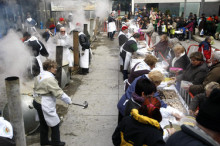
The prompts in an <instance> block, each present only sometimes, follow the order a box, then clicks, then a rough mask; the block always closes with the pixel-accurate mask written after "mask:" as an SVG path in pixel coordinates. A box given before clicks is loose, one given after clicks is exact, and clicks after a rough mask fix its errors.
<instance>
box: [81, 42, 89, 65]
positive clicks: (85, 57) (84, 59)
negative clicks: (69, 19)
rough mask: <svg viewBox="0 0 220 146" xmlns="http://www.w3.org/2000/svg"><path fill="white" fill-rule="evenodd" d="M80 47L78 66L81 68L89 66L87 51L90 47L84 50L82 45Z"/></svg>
mask: <svg viewBox="0 0 220 146" xmlns="http://www.w3.org/2000/svg"><path fill="white" fill-rule="evenodd" d="M79 48H80V61H79V64H80V67H81V68H89V53H90V49H85V51H83V50H82V46H81V45H80V46H79Z"/></svg>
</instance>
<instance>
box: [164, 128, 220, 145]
mask: <svg viewBox="0 0 220 146" xmlns="http://www.w3.org/2000/svg"><path fill="white" fill-rule="evenodd" d="M166 146H219V144H218V143H217V142H216V141H214V140H213V139H212V138H211V137H210V136H209V135H207V134H206V133H205V132H203V131H202V130H201V129H199V128H198V127H191V126H186V125H182V126H181V131H178V132H176V133H174V134H173V135H172V136H171V137H170V138H169V139H168V140H167V142H166Z"/></svg>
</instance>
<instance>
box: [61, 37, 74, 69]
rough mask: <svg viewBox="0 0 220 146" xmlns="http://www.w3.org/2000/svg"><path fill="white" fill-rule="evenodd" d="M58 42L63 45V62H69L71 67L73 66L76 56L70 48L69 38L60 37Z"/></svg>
mask: <svg viewBox="0 0 220 146" xmlns="http://www.w3.org/2000/svg"><path fill="white" fill-rule="evenodd" d="M58 41H59V42H58V44H60V45H61V46H63V62H68V63H69V67H73V63H74V57H73V52H72V51H71V50H70V49H69V47H70V46H69V44H68V39H59V40H58Z"/></svg>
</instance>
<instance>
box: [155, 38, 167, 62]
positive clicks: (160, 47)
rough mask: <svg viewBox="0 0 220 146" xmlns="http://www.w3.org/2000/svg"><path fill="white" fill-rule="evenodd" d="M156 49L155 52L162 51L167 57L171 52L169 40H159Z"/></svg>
mask: <svg viewBox="0 0 220 146" xmlns="http://www.w3.org/2000/svg"><path fill="white" fill-rule="evenodd" d="M154 47H155V49H154V51H155V52H161V54H162V55H163V57H165V58H167V55H168V53H169V48H168V41H163V42H162V41H160V42H158V43H157V44H156V45H155V46H154Z"/></svg>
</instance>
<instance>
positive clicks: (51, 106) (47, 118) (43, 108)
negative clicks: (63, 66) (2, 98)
mask: <svg viewBox="0 0 220 146" xmlns="http://www.w3.org/2000/svg"><path fill="white" fill-rule="evenodd" d="M43 68H44V71H43V72H41V73H40V75H38V76H37V77H36V78H35V83H34V101H33V106H34V108H35V109H36V110H37V113H38V116H39V120H40V144H41V145H53V146H64V145H65V142H61V141H60V131H59V123H60V119H59V117H58V115H57V112H56V99H61V100H62V101H64V102H65V103H66V104H72V101H71V98H70V97H69V96H68V95H66V94H65V93H64V92H63V90H62V89H61V88H60V87H59V85H58V82H57V80H56V79H55V74H56V71H57V64H56V62H55V61H52V60H47V61H45V62H44V63H43ZM49 127H50V128H51V131H52V133H51V141H49V139H48V128H49Z"/></svg>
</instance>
